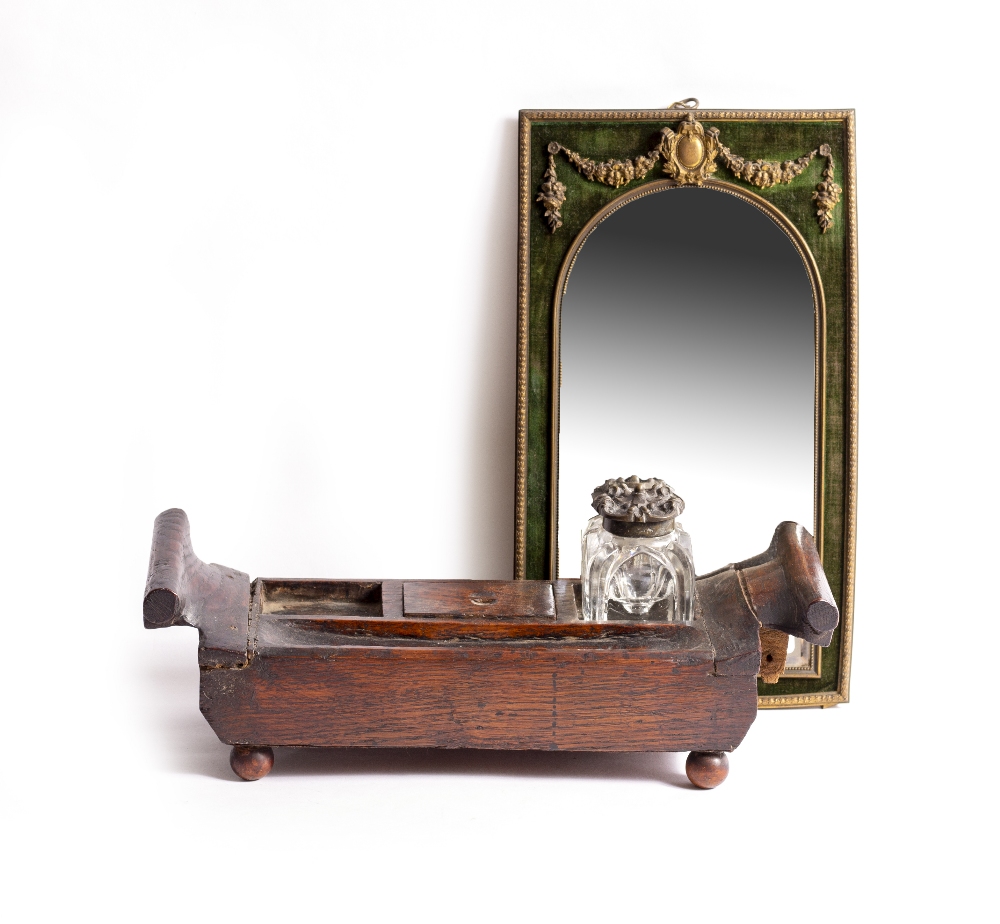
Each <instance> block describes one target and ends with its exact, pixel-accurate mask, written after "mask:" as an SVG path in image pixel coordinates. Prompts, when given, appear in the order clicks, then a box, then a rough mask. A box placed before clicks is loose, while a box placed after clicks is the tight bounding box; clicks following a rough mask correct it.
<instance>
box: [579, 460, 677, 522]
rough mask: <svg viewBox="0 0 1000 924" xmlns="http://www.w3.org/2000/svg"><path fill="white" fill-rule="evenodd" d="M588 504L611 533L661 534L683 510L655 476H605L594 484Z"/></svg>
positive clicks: (666, 485)
mask: <svg viewBox="0 0 1000 924" xmlns="http://www.w3.org/2000/svg"><path fill="white" fill-rule="evenodd" d="M591 506H593V508H594V509H595V510H596V511H597V512H598V513H599V514H600V515H601V516H602V517H603V518H604V520H603V523H602V524H601V525H602V526H603V527H604V528H605V529H606V530H607V531H608V532H609V533H611V534H612V535H615V536H629V537H635V538H649V537H652V536H665V535H666V534H667V533H669V532H670V531H671V530H672V529H673V528H674V520H675V519H676V518H677V517H679V516H680V515H681V514H682V513H683V512H684V501H683V500H682V499H681V498H680V497H678V496H677V495H676V494H674V491H673V488H671V487H670V485H668V484H667V483H666V482H665V481H663V480H661V479H659V478H644V479H643V478H638V477H636V476H635V475H632V476H631V477H630V478H609V479H608V480H607V481H605V482H604V484H602V485H601V486H600V487H598V488H594V493H593V500H592V501H591Z"/></svg>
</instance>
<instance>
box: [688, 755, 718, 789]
mask: <svg viewBox="0 0 1000 924" xmlns="http://www.w3.org/2000/svg"><path fill="white" fill-rule="evenodd" d="M684 769H685V770H687V775H688V779H689V780H690V781H691V782H692V783H694V785H695V786H697V787H698V788H699V789H715V787H716V786H718V785H719V784H720V783H721V782H723V781H724V780H725V779H726V777H727V776H729V755H728V754H727V753H726V752H725V751H692V752H691V753H690V754H688V759H687V765H686V766H685V768H684Z"/></svg>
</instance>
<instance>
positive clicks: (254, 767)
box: [229, 745, 274, 781]
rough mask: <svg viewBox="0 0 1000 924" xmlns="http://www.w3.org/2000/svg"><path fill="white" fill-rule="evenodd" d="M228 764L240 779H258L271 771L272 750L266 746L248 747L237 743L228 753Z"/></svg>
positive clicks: (272, 764)
mask: <svg viewBox="0 0 1000 924" xmlns="http://www.w3.org/2000/svg"><path fill="white" fill-rule="evenodd" d="M229 766H230V767H232V768H233V773H235V774H236V775H237V776H238V777H239V778H240V779H241V780H247V781H253V780H259V779H260V778H261V777H265V776H267V775H268V774H269V773H270V772H271V768H272V767H273V766H274V751H272V750H271V749H270V748H267V747H263V748H260V747H250V748H248V747H243V746H241V745H237V746H236V747H234V748H233V750H232V752H231V753H230V755H229Z"/></svg>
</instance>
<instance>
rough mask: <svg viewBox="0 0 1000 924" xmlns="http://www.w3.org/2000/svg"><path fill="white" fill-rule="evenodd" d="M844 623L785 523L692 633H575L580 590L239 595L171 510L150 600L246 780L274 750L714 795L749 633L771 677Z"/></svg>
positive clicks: (743, 713) (304, 587)
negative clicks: (497, 758) (502, 764)
mask: <svg viewBox="0 0 1000 924" xmlns="http://www.w3.org/2000/svg"><path fill="white" fill-rule="evenodd" d="M838 618H839V616H838V612H837V607H836V605H835V603H834V601H833V597H832V595H831V593H830V588H829V585H828V584H827V581H826V577H825V576H824V574H823V570H822V566H821V565H820V562H819V558H818V556H817V554H816V549H815V546H814V545H813V541H812V537H811V536H810V535H809V534H808V533H807V532H806V531H805V530H804V529H802V528H801V527H799V526H796V525H795V524H794V523H782V524H781V525H780V526H779V527H778V528H777V530H776V531H775V534H774V539H773V541H772V543H771V546H770V548H769V549H768V551H767V552H765V553H763V554H762V555H759V556H757V557H756V558H753V559H749V560H748V561H745V562H741V563H739V564H738V565H730V566H729V567H728V568H725V569H722V570H721V571H718V572H715V573H713V574H710V575H705V576H703V577H700V578H698V581H697V618H696V619H695V621H694V622H693V623H686V624H685V623H662V622H660V623H657V622H650V621H638V620H624V619H623V620H611V621H608V622H585V621H583V619H582V617H581V613H580V585H579V581H565V580H556V581H551V582H549V581H330V580H280V579H279V580H275V579H270V578H258V579H257V580H256V581H253V582H251V580H250V578H249V576H248V575H246V574H244V573H242V572H240V571H234V570H233V569H231V568H226V567H224V566H222V565H207V564H205V563H204V562H202V561H200V560H199V559H198V558H197V556H196V555H195V554H194V552H193V551H192V548H191V540H190V535H189V528H188V520H187V516H186V515H185V513H184V511H183V510H167V511H165V512H164V513H161V514H160V515H159V516H158V517H157V518H156V523H155V526H154V530H153V549H152V553H151V556H150V565H149V577H148V579H147V582H146V594H145V599H144V601H143V621H144V624H145V625H146V627H147V628H151V629H153V628H161V627H164V626H172V625H189V626H195V627H196V628H197V629H198V632H199V636H200V645H199V648H198V663H199V665H200V667H201V711H202V714H203V715H204V716H205V718H206V719H207V720H208V722H209V724H210V725H211V726H212V729H213V730H214V731H215V733H216V734H217V735H218V736H219V738H220V739H221V740H222V741H223V742H225V743H227V744H229V745H232V755H231V758H230V763H231V765H232V768H233V770H234V771H235V772H236V774H237V776H239V777H241V778H242V779H244V780H257V779H260V778H261V777H263V776H265V775H266V774H267V773H268V772H269V771H270V770H271V767H272V766H273V764H274V753H273V751H272V747H274V746H277V745H281V746H292V747H442V748H497V749H517V750H523V749H528V750H577V751H691V754H690V755H689V757H688V761H687V773H688V778H689V779H690V780H691V782H692V783H693V784H694V785H695V786H697V787H700V788H703V789H710V788H712V787H715V786H717V785H719V783H721V782H722V781H723V780H724V779H725V778H726V774H727V773H728V767H729V759H728V757H727V752H729V751H732V750H733V749H734V748H735V747H736V746H737V745H738V744H739V743H740V742H741V741H742V740H743V736H744V735H745V734H746V732H747V730H748V729H749V728H750V725H751V724H752V723H753V720H754V717H755V716H756V713H757V679H756V678H757V675H758V673H759V672H760V669H761V635H760V632H761V627H764V629H765V630H770V631H771V632H772V633H775V635H772V636H771V637H770V638H771V642H770V644H766V646H765V647H767V648H768V651H773V654H771V655H770V657H771V658H772V660H773V659H775V658H778V659H779V660H783V657H784V655H783V650H784V649H783V647H782V644H781V639H782V638H784V635H783V634H784V633H788V634H792V635H795V636H798V637H800V638H805V639H807V640H808V641H811V642H814V643H816V644H820V645H828V644H829V643H830V637H831V636H832V634H833V630H834V628H835V627H836V625H837V621H838ZM775 637H777V638H778V643H777V644H775V643H774V639H775ZM765 638H767V636H765ZM765 657H767V655H766V656H765ZM775 668H776V671H775ZM780 669H781V666H780V664H778V665H775V664H773V663H772V665H771V672H772V674H776V673H780Z"/></svg>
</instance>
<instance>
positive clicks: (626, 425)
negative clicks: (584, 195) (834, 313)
mask: <svg viewBox="0 0 1000 924" xmlns="http://www.w3.org/2000/svg"><path fill="white" fill-rule="evenodd" d="M820 306H821V295H820V294H819V287H818V280H817V278H816V275H815V268H814V266H813V265H812V264H811V261H810V258H809V257H808V254H807V252H805V251H804V250H803V248H802V247H801V245H800V244H799V243H797V242H796V240H795V237H794V231H790V230H789V229H788V228H787V227H782V224H781V217H780V215H779V214H778V213H775V212H771V213H769V211H768V209H767V208H766V206H764V205H763V204H762V203H759V202H757V201H755V198H754V197H752V196H748V195H745V194H743V193H741V192H740V191H738V190H736V189H732V190H727V189H726V188H724V187H723V186H722V184H719V185H713V186H712V187H702V188H696V187H677V186H672V185H668V184H660V183H657V184H651V185H650V186H647V187H645V188H644V189H643V190H642V191H641V192H639V193H637V194H635V195H633V196H626V197H623V198H622V199H619V200H616V202H614V203H612V204H611V205H610V206H609V207H608V208H607V209H606V210H605V211H604V212H603V213H601V214H599V215H597V216H595V218H594V220H593V221H592V222H591V224H590V226H589V227H588V228H585V229H584V230H583V232H582V233H581V235H580V239H579V242H578V244H577V246H576V248H575V249H574V250H572V251H571V252H570V254H569V256H568V258H567V262H566V266H565V267H564V276H563V285H562V294H561V298H559V299H557V306H556V307H557V318H556V320H557V325H558V327H557V331H558V333H557V336H556V337H555V338H554V341H555V352H556V356H554V359H556V360H557V362H558V363H559V368H560V370H561V375H560V379H559V381H560V386H559V388H558V389H557V394H556V395H555V396H554V401H555V402H556V403H557V406H556V407H555V408H554V412H555V413H554V417H555V419H556V420H557V421H558V424H557V426H558V440H557V452H556V453H555V454H554V455H555V465H556V467H557V480H556V484H557V485H558V494H557V497H558V508H557V550H558V561H557V569H558V576H560V577H577V576H579V574H580V561H581V557H580V535H581V530H582V529H583V527H584V525H585V524H586V522H587V520H588V519H589V518H590V517H591V516H593V515H594V513H593V510H592V509H591V508H590V506H589V500H590V495H591V492H592V491H593V489H594V488H595V487H596V486H598V485H600V484H601V483H603V482H604V480H605V479H607V478H616V477H627V476H629V475H633V474H634V475H638V476H639V477H640V478H648V477H659V478H663V479H665V480H667V481H668V482H669V483H670V484H671V485H672V486H673V488H674V490H675V491H676V492H677V493H678V494H680V495H681V497H683V498H684V500H685V502H686V510H685V512H684V515H683V517H682V523H683V525H684V528H685V529H686V530H687V531H688V532H689V533H690V535H691V537H692V541H693V544H694V556H695V566H696V568H697V571H698V573H701V574H703V573H707V572H709V571H712V570H715V569H716V568H719V567H723V566H725V565H726V564H727V563H729V562H731V561H734V560H739V558H741V557H747V556H750V555H753V554H755V553H756V552H758V551H759V549H760V546H761V541H762V539H764V540H765V541H766V539H767V538H769V537H770V534H771V532H772V531H773V529H774V526H775V524H776V523H778V522H780V521H782V520H794V521H796V522H799V523H803V524H811V528H812V529H814V530H815V525H816V524H815V522H814V520H815V511H816V504H815V495H816V487H815V485H816V481H815V477H816V472H815V465H816V462H815V460H816V459H817V453H816V433H817V428H816V421H817V410H818V407H819V399H820V396H821V391H822V390H821V388H819V389H818V388H817V372H816V370H817V368H818V366H817V350H818V346H817V345H818V344H819V343H820V342H821V341H820V339H819V337H818V325H819V324H821V322H822V314H821V308H820ZM818 309H819V310H818ZM792 660H793V661H794V660H795V659H794V658H793V659H792ZM790 663H791V662H790Z"/></svg>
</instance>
